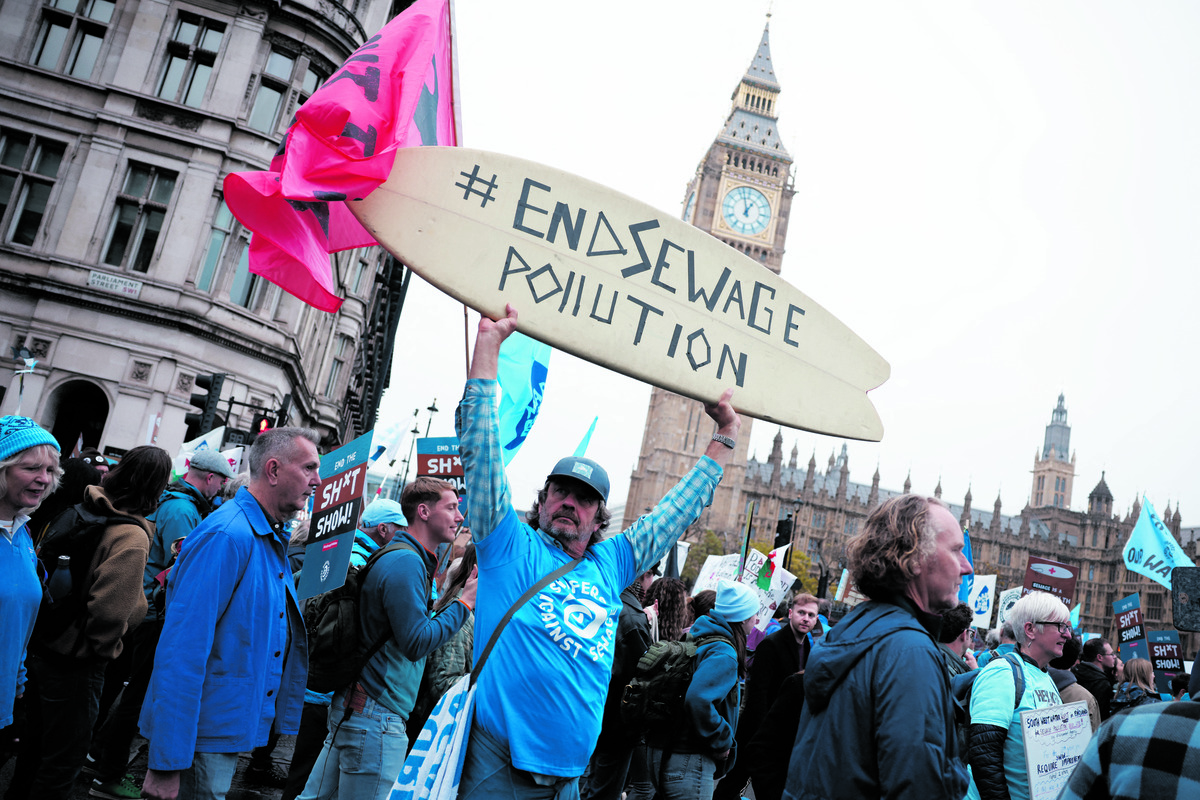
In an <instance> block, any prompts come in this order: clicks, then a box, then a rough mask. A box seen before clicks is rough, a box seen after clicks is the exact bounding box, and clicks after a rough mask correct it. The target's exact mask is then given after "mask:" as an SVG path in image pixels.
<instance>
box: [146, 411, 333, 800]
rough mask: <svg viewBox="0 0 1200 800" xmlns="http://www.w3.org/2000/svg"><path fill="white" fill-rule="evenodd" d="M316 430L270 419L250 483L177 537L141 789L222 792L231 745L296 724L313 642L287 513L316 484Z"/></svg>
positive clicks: (187, 795)
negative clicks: (299, 597)
mask: <svg viewBox="0 0 1200 800" xmlns="http://www.w3.org/2000/svg"><path fill="white" fill-rule="evenodd" d="M318 442H319V439H318V437H317V434H316V433H315V432H314V431H311V430H308V429H305V428H275V429H273V430H269V431H267V432H265V433H263V434H261V435H260V436H259V437H258V438H257V439H256V440H255V441H254V445H253V446H252V447H251V448H250V453H249V458H248V461H249V464H250V483H249V485H248V486H246V487H244V488H242V489H240V490H239V491H238V493H237V494H236V495H235V496H234V498H233V499H232V500H229V501H227V502H225V503H223V504H222V505H221V507H220V508H218V509H217V510H216V511H214V512H213V513H212V514H210V515H209V516H208V518H206V519H205V520H204V522H202V523H200V525H199V526H198V527H197V528H196V529H195V530H193V531H192V533H191V535H190V536H188V537H187V538H186V539H185V540H184V545H183V550H182V552H181V553H180V554H179V559H178V561H177V562H176V563H175V567H174V569H173V570H172V573H171V581H170V584H169V586H168V590H167V615H166V624H165V626H164V628H163V633H162V638H161V639H160V642H159V649H160V651H161V652H163V653H169V654H170V658H160V659H159V660H158V661H157V662H156V663H155V665H154V674H153V676H152V677H151V680H150V691H149V694H148V699H147V702H146V704H145V707H144V708H143V709H142V717H141V722H140V725H141V731H142V735H143V736H145V737H146V738H148V739H149V740H150V760H149V770H148V771H147V772H146V781H145V784H144V785H143V787H142V790H143V794H144V796H146V797H151V798H159V799H160V800H173V799H174V798H175V797H176V796H178V797H180V798H183V800H193V798H196V799H199V798H223V797H224V796H225V793H226V792H227V791H228V790H229V785H230V783H231V781H232V780H233V773H234V770H235V769H236V768H237V761H238V753H240V752H243V751H247V750H251V749H253V748H254V747H257V746H258V745H261V744H264V743H266V741H267V739H268V736H269V735H270V733H271V731H272V729H274V730H276V731H278V732H280V733H295V732H296V730H297V728H298V727H299V722H300V709H301V704H302V702H303V700H304V684H305V679H306V677H307V672H308V644H307V641H306V639H305V636H304V622H303V619H302V618H301V615H300V608H299V606H298V605H297V602H296V593H295V588H294V586H293V584H292V573H291V570H290V569H289V568H288V562H287V547H288V537H287V533H286V531H285V530H284V527H283V525H284V522H286V521H287V520H288V518H290V517H291V516H292V515H294V514H295V513H296V512H297V511H300V510H301V509H303V508H304V507H305V505H306V504H307V502H308V498H309V497H310V496H311V495H312V494H313V493H314V492H315V491H316V490H317V486H318V485H319V484H320V476H319V468H320V463H321V461H320V456H319V454H318V452H317V444H318Z"/></svg>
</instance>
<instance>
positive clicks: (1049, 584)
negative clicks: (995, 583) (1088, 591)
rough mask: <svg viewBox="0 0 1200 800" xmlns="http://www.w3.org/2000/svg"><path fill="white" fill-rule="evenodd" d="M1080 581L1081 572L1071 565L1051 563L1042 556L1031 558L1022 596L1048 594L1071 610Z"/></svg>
mask: <svg viewBox="0 0 1200 800" xmlns="http://www.w3.org/2000/svg"><path fill="white" fill-rule="evenodd" d="M1078 581H1079V570H1078V569H1076V568H1075V567H1073V566H1071V565H1070V564H1063V563H1062V562H1059V561H1051V560H1050V559H1048V558H1042V557H1040V556H1030V557H1029V565H1028V566H1027V567H1026V568H1025V585H1024V586H1023V587H1022V590H1021V596H1022V597H1024V596H1025V595H1027V594H1029V593H1030V592H1033V591H1038V592H1048V593H1050V594H1052V595H1054V596H1055V597H1057V598H1058V599H1059V600H1062V601H1063V603H1064V604H1065V605H1066V606H1067V608H1070V607H1071V606H1072V604H1073V603H1074V598H1075V584H1076V583H1078Z"/></svg>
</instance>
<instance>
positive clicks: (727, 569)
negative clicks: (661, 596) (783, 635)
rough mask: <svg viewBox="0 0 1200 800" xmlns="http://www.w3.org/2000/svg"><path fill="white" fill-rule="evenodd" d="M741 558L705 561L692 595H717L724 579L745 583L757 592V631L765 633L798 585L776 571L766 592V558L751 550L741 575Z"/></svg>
mask: <svg viewBox="0 0 1200 800" xmlns="http://www.w3.org/2000/svg"><path fill="white" fill-rule="evenodd" d="M740 558H741V557H740V556H739V555H738V554H737V553H731V554H730V555H727V556H709V557H708V558H706V559H705V560H704V564H703V566H701V567H700V573H699V574H698V575H697V576H696V585H695V586H693V587H692V594H697V593H698V592H703V591H704V590H705V589H712V590H714V591H715V590H716V588H717V584H718V583H720V582H721V580H722V579H724V580H731V581H732V580H736V581H738V582H740V583H744V584H746V585H747V586H750V587H752V588H753V589H754V591H756V592H758V621H757V622H756V623H755V625H754V627H756V628H758V629H759V630H760V631H761V630H766V627H767V624H768V623H769V622H770V621H771V617H773V616H774V615H775V611H776V610H777V609H778V608H779V604H780V603H782V602H783V598H784V597H786V596H787V593H788V590H789V589H791V588H792V584H794V583H795V582H796V576H795V575H793V574H792V573H790V572H788V571H787V570H785V569H776V570H775V572H774V573H773V574H772V575H771V585H770V587H769V588H768V589H767V590H766V591H763V590H762V589H760V588H758V574H759V572H761V571H762V568H763V567H764V566H765V565H766V563H767V557H766V556H765V555H763V554H762V553H760V552H759V551H757V550H755V549H753V548H751V549H750V551H749V552H748V553H747V554H746V566H745V568H744V569H743V570H742V572H741V574H740V575H739V574H738V568H737V566H738V561H739V560H740Z"/></svg>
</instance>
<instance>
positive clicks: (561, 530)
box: [538, 508, 591, 544]
mask: <svg viewBox="0 0 1200 800" xmlns="http://www.w3.org/2000/svg"><path fill="white" fill-rule="evenodd" d="M538 528H539V529H540V530H543V531H545V532H546V533H547V534H549V535H550V536H551V537H553V538H554V539H555V540H556V541H557V542H559V543H560V544H571V543H572V542H577V541H579V540H580V539H583V538H584V533H583V530H582V528H580V527H579V525H578V524H576V525H575V526H574V527H572V528H567V527H565V526H563V525H562V524H561V523H557V522H555V521H554V519H552V518H551V516H550V515H549V514H548V513H547V512H546V510H545V509H544V508H539V509H538ZM587 538H589V539H590V538H591V537H590V536H588V537H587Z"/></svg>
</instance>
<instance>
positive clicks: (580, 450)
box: [575, 417, 600, 458]
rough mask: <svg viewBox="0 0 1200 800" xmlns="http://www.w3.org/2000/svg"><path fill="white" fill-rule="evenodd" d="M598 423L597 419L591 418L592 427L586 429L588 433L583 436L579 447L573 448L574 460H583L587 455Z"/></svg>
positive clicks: (598, 419)
mask: <svg viewBox="0 0 1200 800" xmlns="http://www.w3.org/2000/svg"><path fill="white" fill-rule="evenodd" d="M599 421H600V418H599V417H593V418H592V426H591V427H590V428H588V432H587V433H585V434H584V435H583V439H582V440H580V442H579V447H576V448H575V457H576V458H583V457H584V456H585V455H587V449H588V445H589V444H591V443H592V434H593V433H595V432H596V423H597V422H599Z"/></svg>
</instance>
